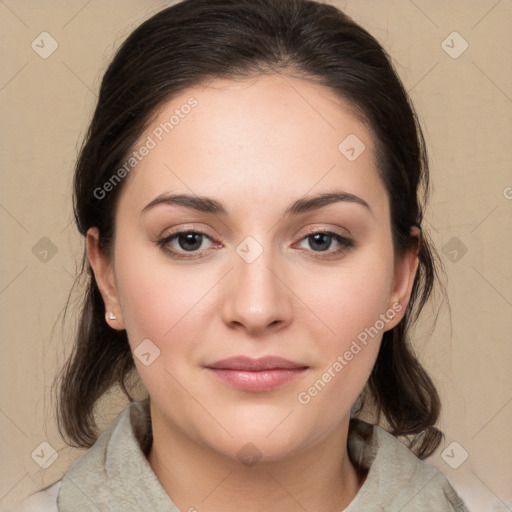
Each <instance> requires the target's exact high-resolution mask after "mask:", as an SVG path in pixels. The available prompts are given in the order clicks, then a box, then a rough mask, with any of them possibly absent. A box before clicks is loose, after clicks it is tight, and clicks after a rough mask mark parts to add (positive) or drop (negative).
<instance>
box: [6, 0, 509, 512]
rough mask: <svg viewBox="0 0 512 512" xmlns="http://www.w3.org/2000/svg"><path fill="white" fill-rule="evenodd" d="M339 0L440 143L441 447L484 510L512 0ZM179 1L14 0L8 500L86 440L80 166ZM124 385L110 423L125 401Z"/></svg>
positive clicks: (498, 448)
mask: <svg viewBox="0 0 512 512" xmlns="http://www.w3.org/2000/svg"><path fill="white" fill-rule="evenodd" d="M335 3H336V5H338V6H339V7H342V8H344V9H345V10H346V12H347V13H348V14H350V15H351V16H353V17H354V19H355V20H356V21H358V22H360V23H361V24H362V25H363V26H364V27H366V28H367V29H368V30H369V31H370V32H371V33H372V34H373V35H375V36H376V37H377V38H378V39H379V40H380V41H381V43H382V44H383V45H384V47H385V48H386V49H387V50H388V51H389V52H390V53H391V55H392V57H393V60H394V62H395V65H396V67H397V70H398V72H399V74H400V75H401V77H402V79H403V80H404V83H405V85H406V87H407V89H408V90H409V92H410V93H411V95H412V98H413V101H414V102H415V105H416V108H417V110H418V113H419V116H420V118H421V120H422V123H423V127H424V129H425V135H426V138H427V143H428V145H429V149H430V156H431V164H432V176H433V181H434V185H435V192H434V195H433V198H432V202H431V205H430V208H429V211H428V222H429V225H430V228H431V235H432V237H433V239H434V241H435V242H436V244H437V247H438V249H439V251H440V253H441V255H442V259H443V262H444V264H445V267H446V273H447V277H448V295H449V300H450V310H449V308H448V307H447V305H446V304H445V305H444V306H443V307H442V312H441V314H440V316H439V320H438V322H437V324H436V327H435V329H434V330H433V333H432V335H431V336H430V338H429V337H428V334H429V330H430V327H431V322H430V321H429V319H426V320H425V321H424V322H423V323H422V325H421V326H420V327H419V328H418V336H417V341H416V346H417V349H418V351H419V352H420V353H421V358H422V361H423V362H424V364H425V365H426V366H427V368H429V369H430V370H431V372H432V375H433V377H434V378H435V380H436V382H437V384H438V386H439V390H440V392H441V395H442V399H443V404H444V410H443V415H442V421H441V428H442V430H443V431H444V432H445V434H446V439H445V442H444V443H443V445H442V446H441V447H440V449H439V450H438V451H437V452H436V454H435V455H433V456H432V457H431V458H430V460H429V461H430V462H431V463H432V464H434V465H436V466H437V467H439V468H440V469H441V470H442V471H443V472H444V473H445V474H446V475H447V477H448V478H449V479H450V481H451V482H452V484H453V485H454V487H455V488H456V489H457V490H458V492H459V493H460V494H461V496H462V497H463V498H464V499H465V500H466V501H467V503H468V505H469V506H470V508H471V510H473V511H475V512H476V511H484V510H485V511H489V510H492V511H500V512H505V511H507V510H512V429H511V425H512V377H511V367H512V364H511V361H512V343H511V335H510V331H511V328H512V315H511V313H512V272H511V262H510V260H511V258H510V255H511V249H512V236H511V235H512V229H511V225H512V222H511V220H512V215H511V214H512V172H511V170H512V169H511V151H510V147H511V143H512V137H511V136H512V127H511V119H512V117H511V114H512V72H511V66H510V63H511V62H512V36H511V33H512V32H511V30H510V28H511V27H512V2H511V1H510V0H499V1H498V0H482V1H462V0H456V1H455V0H453V1H446V0H435V1H426V0H415V1H408V0H393V1H392V0H389V1H382V0H359V1H356V0H351V1H347V2H335ZM168 4H169V2H164V1H156V0H153V1H142V0H123V1H120V0H117V1H114V0H110V1H108V0H105V1H101V2H100V1H99V0H90V1H85V0H81V1H78V0H77V1H72V0H46V1H40V2H39V1H34V0H33V1H28V0H0V34H1V36H0V41H1V57H2V66H1V71H0V105H1V107H0V108H1V115H2V128H3V129H2V132H1V138H0V141H1V142H0V144H1V147H0V165H1V170H2V187H1V191H0V225H1V228H0V229H1V237H2V244H1V258H2V270H1V275H0V303H1V325H2V348H1V354H2V359H1V370H0V390H1V397H0V432H1V433H2V435H1V438H0V461H1V464H2V467H1V473H0V507H2V508H3V507H7V506H8V505H9V504H10V503H12V502H14V501H15V500H17V499H19V498H20V497H22V496H24V495H26V494H27V493H28V492H30V491H33V490H35V489H37V488H40V487H41V486H42V485H46V484H49V483H51V482H53V481H54V480H57V479H58V478H60V477H61V475H62V473H63V471H65V469H66V468H67V467H68V465H69V464H70V463H71V462H72V461H73V460H74V459H75V458H76V457H77V456H78V455H79V454H80V452H79V451H77V450H74V449H70V448H67V447H66V446H65V445H64V443H63V442H62V440H61V439H60V438H59V436H58V434H57V431H56V429H55V422H54V418H53V411H52V402H51V395H50V387H51V384H52V382H53V378H54V375H55V372H56V368H57V367H58V366H59V365H60V364H62V362H63V360H64V357H65V354H66V353H67V349H66V348H65V347H64V342H63V340H64V335H63V328H62V326H61V323H60V320H61V318H62V312H63V307H64V305H65V303H66V300H67V296H68V293H69V291H70V289H71V286H72V284H73V278H74V275H75V272H76V268H77V265H78V263H79V260H80V257H81V254H82V241H81V240H80V239H79V237H78V236H77V235H76V233H75V228H74V225H73V224H72V222H71V220H72V217H71V207H70V205H71V202H70V197H71V196H70V184H71V178H72V168H73V163H74V161H75V158H76V153H77V147H78V146H79V144H80V142H81V139H82V137H83V135H84V132H85V130H86V127H87V124H88V122H89V119H90V115H91V109H92V108H93V106H94V103H95V100H96V94H97V91H98V86H99V81H100V78H101V73H102V71H104V69H105V66H106V65H107V63H108V62H109V60H110V58H111V56H112V54H113V51H114V49H115V48H117V47H118V45H119V44H120V43H121V41H122V40H123V39H124V38H125V37H126V36H127V35H128V34H129V33H130V31H131V30H132V29H133V28H135V27H136V26H137V25H138V24H139V23H140V22H141V21H142V20H144V19H145V18H147V17H148V16H149V15H151V14H153V13H155V12H156V11H158V10H160V9H161V8H163V7H164V6H166V5H168ZM454 31H456V32H458V33H459V34H460V37H459V36H457V35H455V36H454V35H451V36H450V34H452V32H454ZM42 32H48V33H49V34H50V35H51V36H52V37H53V38H54V39H55V40H56V41H57V43H58V48H57V49H56V51H55V52H54V53H52V54H51V55H50V56H49V57H48V58H46V59H43V58H42V57H41V56H40V55H39V54H38V53H36V51H34V50H33V49H32V48H31V43H32V41H34V40H36V43H37V41H40V38H38V36H39V34H41V33H42ZM448 36H450V37H448ZM44 37H47V36H44ZM447 37H448V39H447ZM445 40H446V42H445V43H443V41H445ZM46 41H47V43H46V46H45V47H46V48H47V49H48V48H49V47H50V46H49V42H48V41H49V39H46ZM464 41H466V42H467V44H468V45H469V46H468V48H467V49H466V51H465V52H464V53H462V54H461V55H460V56H458V57H457V58H453V57H454V56H457V55H456V54H457V53H458V52H460V50H462V49H463V47H464V46H463V45H464ZM450 47H451V48H450ZM445 49H446V50H448V52H450V53H451V54H452V55H449V54H448V53H447V51H445ZM40 51H42V50H40ZM44 237H46V238H47V239H49V240H50V241H51V242H49V241H48V240H46V239H44V240H42V241H41V239H43V238H44ZM45 250H46V251H48V252H47V253H45V252H44V251H45ZM55 251H56V252H55ZM466 251H467V252H466ZM54 252H55V254H53V253H54ZM112 400H113V402H112V403H113V405H109V407H108V409H107V414H106V416H105V418H104V419H105V422H108V421H109V420H110V419H111V418H112V417H113V416H114V415H115V414H116V413H117V411H118V410H119V409H120V408H121V407H122V406H123V402H122V401H120V400H119V399H117V400H116V397H115V396H113V397H112ZM42 442H47V443H49V444H50V445H51V446H52V447H53V448H55V449H56V450H57V451H58V454H59V456H58V458H57V460H56V461H55V462H54V463H53V464H51V465H50V467H49V468H47V469H42V468H41V467H40V466H39V465H38V464H37V463H36V462H35V460H36V459H37V457H36V456H35V455H34V458H32V456H31V454H32V453H33V452H34V450H36V448H38V447H39V445H40V443H42ZM453 442H456V443H458V444H455V445H451V443H453ZM450 445H451V446H450ZM43 449H46V450H48V448H47V447H46V448H44V447H43ZM444 449H447V451H446V452H445V456H444V458H443V456H442V453H443V450H444ZM38 450H39V451H38ZM38 450H36V451H35V453H39V452H40V450H41V448H38ZM466 452H467V455H468V458H467V460H465V461H464V462H463V463H462V464H460V463H461V461H462V460H463V458H464V457H465V454H466ZM47 453H48V452H47ZM447 461H448V462H449V463H448V462H447ZM450 464H451V466H457V465H458V464H460V466H459V467H457V468H456V469H453V468H452V467H451V466H450Z"/></svg>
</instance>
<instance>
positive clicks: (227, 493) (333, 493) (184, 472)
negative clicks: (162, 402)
mask: <svg viewBox="0 0 512 512" xmlns="http://www.w3.org/2000/svg"><path fill="white" fill-rule="evenodd" d="M153 416H154V415H153ZM156 416H157V417H152V423H153V425H152V428H153V444H152V446H151V450H150V452H149V455H148V462H149V464H150V465H151V467H152V469H153V471H154V473H155V475H156V476H157V478H158V480H159V481H160V484H161V485H162V487H163V488H164V490H165V491H166V492H167V494H168V495H169V496H170V498H171V500H172V501H173V502H174V504H175V505H176V506H177V507H178V508H179V509H180V510H183V511H188V512H197V511H199V510H200V511H201V512H213V511H218V510H222V511H223V512H231V511H239V510H240V509H243V510H245V511H247V512H256V511H260V510H262V509H263V508H264V510H265V511H267V512H274V511H276V512H277V511H282V510H286V511H289V512H295V511H297V512H299V511H300V512H304V510H315V511H317V512H340V511H342V510H343V509H344V508H346V507H347V506H348V505H349V503H350V502H351V501H352V500H353V498H354V497H355V495H356V494H357V492H358V490H359V489H360V487H361V485H362V484H363V482H364V479H365V477H366V475H365V473H364V472H360V471H358V470H357V468H356V467H355V466H353V464H352V463H351V461H350V459H349V457H348V453H347V435H348V418H347V421H346V422H345V423H344V424H343V425H341V426H340V428H339V429H336V430H335V431H333V432H332V433H331V434H330V435H329V436H328V438H327V439H324V440H322V441H321V442H320V443H318V444H315V445H314V446H312V447H311V448H309V449H307V450H305V451H303V452H301V453H299V454H295V455H292V456H290V457H289V458H287V459H285V460H279V461H271V462H265V461H263V460H261V461H259V462H257V463H256V464H255V465H254V466H252V467H249V466H246V465H244V464H242V463H241V462H240V461H238V460H234V459H232V458H229V457H227V456H224V455H222V454H219V453H218V452H215V451H213V450H211V449H209V448H208V447H205V446H204V445H200V444H199V443H197V442H195V441H194V440H192V439H191V438H190V437H188V436H187V435H186V434H185V433H184V432H182V431H180V430H179V429H177V428H173V426H170V425H168V424H166V423H165V422H164V421H163V420H162V418H160V417H158V415H156Z"/></svg>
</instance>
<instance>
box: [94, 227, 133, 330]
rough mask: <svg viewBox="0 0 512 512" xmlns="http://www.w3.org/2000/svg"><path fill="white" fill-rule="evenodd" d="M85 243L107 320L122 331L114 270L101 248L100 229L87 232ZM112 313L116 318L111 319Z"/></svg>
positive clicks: (121, 318) (111, 325) (122, 324)
mask: <svg viewBox="0 0 512 512" xmlns="http://www.w3.org/2000/svg"><path fill="white" fill-rule="evenodd" d="M85 243H86V254H87V259H88V260H89V263H90V265H91V268H92V270H93V273H94V278H95V279H96V284H97V285H98V288H99V290H100V292H101V296H102V297H103V302H104V303H105V309H106V312H105V320H106V322H107V323H108V324H109V325H110V327H112V328H113V329H116V330H122V329H124V323H123V317H122V314H121V308H120V305H119V298H118V294H117V288H116V283H115V279H114V269H113V266H112V262H111V260H110V258H108V257H107V256H106V255H105V254H104V253H103V251H102V250H101V248H100V237H99V231H98V228H90V229H89V230H88V231H87V235H86V240H85ZM111 313H113V315H114V316H115V318H111V315H110V314H111Z"/></svg>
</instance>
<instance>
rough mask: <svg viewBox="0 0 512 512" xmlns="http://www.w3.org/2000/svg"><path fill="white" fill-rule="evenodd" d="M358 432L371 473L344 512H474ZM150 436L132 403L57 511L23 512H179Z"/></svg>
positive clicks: (400, 451)
mask: <svg viewBox="0 0 512 512" xmlns="http://www.w3.org/2000/svg"><path fill="white" fill-rule="evenodd" d="M359 426H363V427H364V428H363V430H366V432H367V433H368V432H370V436H369V437H368V436H367V435H366V436H365V435H360V434H361V432H362V431H359V430H358V428H359V427H357V425H356V428H353V427H352V424H351V429H350V433H349V442H348V449H349V453H350V455H351V458H352V460H353V461H354V462H355V463H358V464H360V465H361V466H363V467H365V468H369V471H368V475H367V477H366V480H365V482H364V484H363V486H362V487H361V489H360V490H359V492H358V493H357V495H356V496H355V498H354V499H353V500H352V502H351V503H350V505H349V506H348V507H347V508H346V509H345V510H344V511H343V512H382V511H386V512H399V511H400V512H429V511H431V512H453V511H455V512H469V511H468V509H467V508H466V506H465V505H464V503H463V502H462V500H461V499H460V498H459V496H458V495H457V493H456V492H455V490H454V489H453V487H452V486H451V485H450V483H449V482H448V480H447V479H446V477H445V476H444V475H443V474H442V473H441V472H440V471H439V470H438V469H436V468H435V467H433V466H431V465H429V464H427V463H425V462H423V461H420V460H419V459H418V458H417V457H416V456H415V455H413V454H412V453H411V451H410V450H409V449H408V448H407V447H406V446H404V445H403V444H402V443H401V442H400V441H399V440H397V439H396V438H395V437H393V436H392V435H391V434H389V433H388V432H386V431H385V430H384V429H382V428H381V427H378V426H369V425H368V424H367V423H363V422H360V423H359ZM150 436H151V424H150V416H149V407H148V402H147V401H143V402H133V403H131V404H130V405H128V406H127V407H126V408H125V409H124V410H123V411H122V412H121V413H120V414H119V415H118V417H117V418H116V419H115V420H114V421H113V423H112V424H111V425H110V427H109V428H108V429H107V430H106V431H105V432H103V434H102V435H101V436H100V437H99V438H98V440H97V441H96V443H95V444H94V446H92V447H91V448H90V449H89V450H88V451H87V452H85V453H84V454H83V455H82V456H81V457H80V458H79V459H78V460H77V461H76V462H75V463H74V464H73V465H72V466H71V467H70V468H69V469H68V471H67V472H66V473H65V475H64V477H63V478H62V480H61V481H59V482H58V483H57V484H56V485H55V486H53V487H52V490H51V492H53V496H58V497H57V498H56V499H55V498H54V501H53V502H52V504H51V505H50V504H48V503H46V504H45V506H44V508H43V506H42V505H43V504H44V501H43V500H48V493H45V491H40V492H39V493H36V494H34V495H33V496H32V497H31V498H30V499H31V500H32V506H33V507H34V508H30V507H28V508H27V507H25V508H23V509H22V510H21V509H20V510H21V512H32V511H35V510H37V511H38V512H77V511H80V512H99V511H100V512H107V511H109V512H132V511H133V512H135V511H137V512H141V511H144V512H147V511H162V512H179V510H178V508H177V507H176V506H175V505H174V504H173V502H172V501H171V499H170V498H169V496H168V495H167V494H166V492H165V491H164V489H163V487H162V486H161V485H160V482H159V481H158V479H157V478H156V475H155V474H154V472H153V470H152V469H151V466H150V465H149V463H148V461H147V459H146V457H145V455H144V452H145V450H146V449H147V447H148V443H150V439H151V437H150ZM59 484H60V489H59ZM37 499H40V500H41V501H40V504H41V506H40V507H39V508H37ZM34 500H35V501H34ZM219 512H222V511H219Z"/></svg>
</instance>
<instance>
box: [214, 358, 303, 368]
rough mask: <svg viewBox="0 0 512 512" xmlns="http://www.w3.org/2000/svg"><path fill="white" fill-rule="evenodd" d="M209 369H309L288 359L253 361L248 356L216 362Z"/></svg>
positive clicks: (258, 359) (260, 359)
mask: <svg viewBox="0 0 512 512" xmlns="http://www.w3.org/2000/svg"><path fill="white" fill-rule="evenodd" d="M206 367H207V368H213V369H217V370H219V369H222V370H242V371H244V370H245V371H253V372H255V371H261V370H277V369H283V370H284V369H286V370H290V369H298V368H307V365H304V364H300V363H295V362H294V361H290V360H288V359H284V358H282V357H276V356H266V357H260V358H257V359H252V358H250V357H246V356H235V357H228V358H227V359H222V360H221V361H216V362H215V363H212V364H208V365H206Z"/></svg>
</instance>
